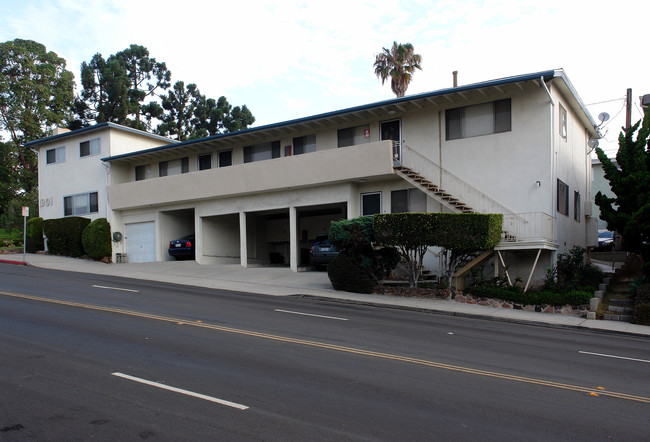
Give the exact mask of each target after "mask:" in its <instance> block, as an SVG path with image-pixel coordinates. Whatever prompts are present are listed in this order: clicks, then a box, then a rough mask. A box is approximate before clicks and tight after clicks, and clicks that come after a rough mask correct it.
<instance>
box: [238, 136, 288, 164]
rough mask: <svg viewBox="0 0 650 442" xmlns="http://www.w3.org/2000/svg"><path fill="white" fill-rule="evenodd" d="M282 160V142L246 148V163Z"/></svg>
mask: <svg viewBox="0 0 650 442" xmlns="http://www.w3.org/2000/svg"><path fill="white" fill-rule="evenodd" d="M273 158H280V142H279V141H271V142H268V143H259V144H254V145H252V146H246V147H244V163H253V162H255V161H264V160H270V159H273Z"/></svg>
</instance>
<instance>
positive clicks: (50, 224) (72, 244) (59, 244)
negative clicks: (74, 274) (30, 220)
mask: <svg viewBox="0 0 650 442" xmlns="http://www.w3.org/2000/svg"><path fill="white" fill-rule="evenodd" d="M88 224H90V220H89V219H88V218H82V217H79V216H70V217H66V218H57V219H46V220H44V221H43V233H45V236H46V237H47V248H48V251H49V253H51V254H53V255H63V256H72V257H76V258H78V257H80V256H83V255H84V248H83V243H82V241H81V236H82V234H83V231H84V229H85V228H86V226H88Z"/></svg>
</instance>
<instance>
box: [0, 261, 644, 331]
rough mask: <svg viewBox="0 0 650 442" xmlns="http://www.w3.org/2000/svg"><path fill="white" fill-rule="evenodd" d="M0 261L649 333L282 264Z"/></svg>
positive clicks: (639, 327) (640, 328)
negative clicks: (391, 288) (404, 293)
mask: <svg viewBox="0 0 650 442" xmlns="http://www.w3.org/2000/svg"><path fill="white" fill-rule="evenodd" d="M0 263H7V264H26V265H31V266H34V267H40V268H46V269H54V270H62V271H70V272H82V273H92V274H98V275H110V276H119V277H124V278H134V279H141V280H149V281H158V282H169V283H174V284H182V285H192V286H198V287H206V288H213V289H222V290H232V291H240V292H251V293H259V294H264V295H273V296H289V295H304V296H314V297H319V298H327V299H332V300H338V301H340V302H350V303H358V304H366V305H376V306H383V307H392V308H399V309H408V310H416V311H427V312H432V313H439V314H447V315H454V316H464V317H475V318H482V319H490V320H498V321H504V322H513V323H520V324H533V325H543V326H551V327H567V328H578V329H585V330H593V331H602V332H610V333H624V334H631V335H640V336H650V327H648V326H643V325H635V324H630V323H627V322H620V321H601V320H594V319H585V318H578V317H575V316H568V315H559V314H549V313H535V312H526V311H522V310H508V309H497V308H493V307H486V306H481V305H475V304H463V303H459V302H454V301H448V300H443V299H421V298H403V297H395V296H387V295H365V294H359V293H350V292H341V291H336V290H334V289H332V286H331V284H330V282H329V279H328V277H327V273H326V272H299V273H295V272H292V271H291V270H290V269H288V268H286V267H252V268H243V267H242V266H240V265H199V264H197V263H196V262H195V261H165V262H152V263H128V264H104V263H101V262H96V261H90V260H85V259H77V258H67V257H61V256H50V255H40V254H27V255H26V256H25V262H23V255H22V254H14V255H0Z"/></svg>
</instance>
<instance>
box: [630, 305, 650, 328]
mask: <svg viewBox="0 0 650 442" xmlns="http://www.w3.org/2000/svg"><path fill="white" fill-rule="evenodd" d="M632 324H639V325H650V303H646V302H640V303H639V302H638V303H636V305H635V306H634V310H633V311H632Z"/></svg>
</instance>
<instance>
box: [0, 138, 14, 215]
mask: <svg viewBox="0 0 650 442" xmlns="http://www.w3.org/2000/svg"><path fill="white" fill-rule="evenodd" d="M11 147H12V144H11V143H0V214H2V213H3V212H4V211H5V210H6V208H7V207H8V205H9V201H11V200H12V199H13V198H14V196H15V195H16V192H17V181H16V180H17V177H16V174H15V173H14V172H15V171H14V167H13V164H14V161H13V157H12V149H11Z"/></svg>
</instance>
